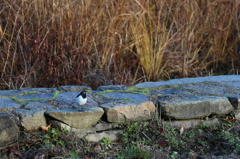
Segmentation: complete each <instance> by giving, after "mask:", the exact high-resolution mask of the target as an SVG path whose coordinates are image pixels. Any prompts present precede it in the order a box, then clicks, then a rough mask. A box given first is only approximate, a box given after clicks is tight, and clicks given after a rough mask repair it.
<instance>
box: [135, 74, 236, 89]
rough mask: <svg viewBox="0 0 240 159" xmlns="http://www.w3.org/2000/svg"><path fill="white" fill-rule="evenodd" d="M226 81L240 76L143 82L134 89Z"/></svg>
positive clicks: (234, 79)
mask: <svg viewBox="0 0 240 159" xmlns="http://www.w3.org/2000/svg"><path fill="white" fill-rule="evenodd" d="M226 81H240V75H228V76H225V75H220V76H207V77H196V78H181V79H171V80H168V81H158V82H143V83H139V84H136V85H135V86H136V87H159V86H166V85H176V84H185V83H198V82H226Z"/></svg>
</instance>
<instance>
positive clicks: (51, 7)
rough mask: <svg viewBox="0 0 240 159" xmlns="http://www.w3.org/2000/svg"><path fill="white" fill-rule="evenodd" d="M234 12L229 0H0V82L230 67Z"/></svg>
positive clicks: (44, 82) (80, 80) (45, 82)
mask: <svg viewBox="0 0 240 159" xmlns="http://www.w3.org/2000/svg"><path fill="white" fill-rule="evenodd" d="M239 14H240V10H239V2H238V1H232V0H226V1H222V0H179V1H174V0H170V1H169V0H161V1H157V0H151V1H150V0H148V1H144V0H131V1H126V0H122V1H120V0H99V1H92V0H88V1H86V0H59V1H54V0H49V1H42V0H33V1H29V0H19V1H15V0H1V3H0V18H1V21H0V76H1V77H0V88H1V89H17V88H20V87H58V86H59V85H70V84H74V85H76V84H84V85H89V86H91V87H93V88H96V87H97V86H99V85H105V84H127V85H133V84H135V83H137V82H142V81H150V80H151V81H156V80H162V79H170V78H179V77H192V76H204V75H209V74H210V75H216V74H236V73H238V70H239V68H240V65H239V62H238V59H239V58H240V54H239V51H240V47H239V45H240V42H239V41H240V38H239V37H240V36H239V32H240V31H239V26H240V24H239V16H240V15H239Z"/></svg>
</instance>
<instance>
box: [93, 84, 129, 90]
mask: <svg viewBox="0 0 240 159" xmlns="http://www.w3.org/2000/svg"><path fill="white" fill-rule="evenodd" d="M126 89H128V86H125V85H107V86H100V87H98V88H97V90H100V91H105V90H126Z"/></svg>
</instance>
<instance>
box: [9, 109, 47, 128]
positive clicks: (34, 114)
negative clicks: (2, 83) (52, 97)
mask: <svg viewBox="0 0 240 159" xmlns="http://www.w3.org/2000/svg"><path fill="white" fill-rule="evenodd" d="M44 112H45V110H42V109H32V110H26V109H16V110H14V111H13V113H14V114H16V116H18V117H19V120H20V123H21V126H22V127H23V128H24V130H26V131H29V130H37V129H38V128H39V127H40V126H46V125H47V121H46V118H45V116H44Z"/></svg>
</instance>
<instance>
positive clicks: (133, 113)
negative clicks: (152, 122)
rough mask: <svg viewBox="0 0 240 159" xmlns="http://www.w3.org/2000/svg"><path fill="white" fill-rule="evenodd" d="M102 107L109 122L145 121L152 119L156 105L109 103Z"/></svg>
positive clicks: (147, 103) (148, 102) (145, 103)
mask: <svg viewBox="0 0 240 159" xmlns="http://www.w3.org/2000/svg"><path fill="white" fill-rule="evenodd" d="M100 107H102V108H103V109H104V111H105V113H106V116H107V121H108V122H116V123H117V122H128V121H145V120H149V119H152V113H155V110H156V108H155V105H154V104H153V102H151V101H147V102H138V103H126V104H123V103H108V104H103V105H101V106H100Z"/></svg>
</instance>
